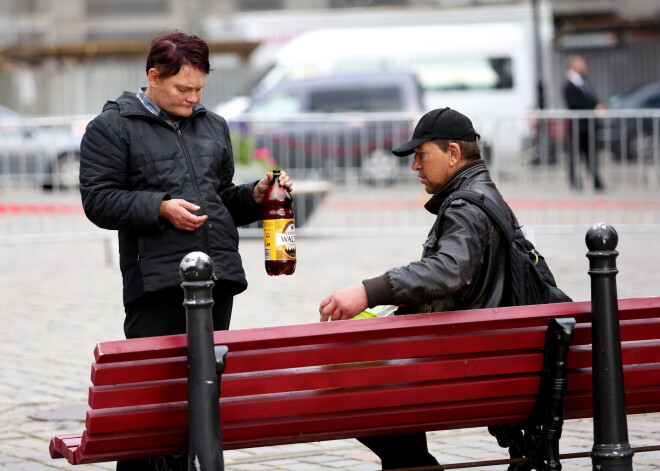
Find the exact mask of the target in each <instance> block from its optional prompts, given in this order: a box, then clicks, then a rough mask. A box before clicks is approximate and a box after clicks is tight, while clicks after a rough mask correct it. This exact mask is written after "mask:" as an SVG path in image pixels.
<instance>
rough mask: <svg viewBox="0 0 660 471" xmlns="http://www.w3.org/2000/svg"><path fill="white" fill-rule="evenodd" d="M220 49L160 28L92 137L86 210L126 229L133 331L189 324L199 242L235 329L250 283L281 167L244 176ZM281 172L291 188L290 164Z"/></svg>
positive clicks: (157, 463)
mask: <svg viewBox="0 0 660 471" xmlns="http://www.w3.org/2000/svg"><path fill="white" fill-rule="evenodd" d="M209 71H210V65H209V50H208V46H207V44H206V42H204V41H203V40H202V39H200V38H199V37H197V36H192V35H187V34H184V33H181V32H174V33H171V34H166V35H163V36H158V37H156V38H154V40H153V41H152V44H151V49H150V51H149V55H148V58H147V64H146V72H147V82H148V86H147V87H146V88H140V89H139V90H138V91H137V93H135V92H124V93H123V94H122V95H121V96H120V97H119V98H117V99H116V100H115V101H109V102H107V103H106V104H105V106H104V107H103V111H102V113H101V114H100V115H98V116H97V117H96V118H95V119H94V120H92V122H91V123H90V124H89V125H88V126H87V130H86V132H85V135H84V136H83V140H82V144H81V162H80V192H81V195H82V202H83V207H84V209H85V214H86V215H87V217H88V218H89V219H90V220H91V221H92V222H94V223H95V224H96V225H98V226H99V227H102V228H105V229H111V230H117V231H118V234H119V255H120V268H121V272H122V277H123V286H124V289H123V300H124V306H125V313H126V317H125V321H124V332H125V334H126V337H127V338H136V337H151V336H156V335H170V334H183V333H185V332H186V318H185V308H184V307H183V298H184V295H183V290H182V288H181V286H180V285H181V281H182V280H181V276H180V273H179V266H180V263H181V260H182V259H183V257H184V256H185V255H186V254H188V253H190V252H192V251H203V252H205V253H207V254H208V255H209V256H210V257H211V258H212V260H213V263H214V271H215V276H216V285H215V288H214V291H213V298H214V305H213V308H212V312H213V326H214V329H215V330H225V329H228V328H229V323H230V319H231V310H232V304H233V296H234V295H236V294H238V293H240V292H242V291H244V290H245V289H246V287H247V281H246V279H245V273H244V271H243V266H242V262H241V257H240V255H239V253H238V231H237V229H236V226H238V225H242V224H248V223H251V222H253V221H256V220H258V219H260V218H261V215H262V211H263V207H262V205H261V202H262V201H263V198H264V195H265V193H266V190H267V189H268V186H269V182H270V180H271V179H272V174H271V173H268V174H267V175H266V177H264V178H263V179H262V180H260V181H258V182H254V183H251V184H244V185H234V184H233V183H232V178H233V175H234V162H233V154H232V147H231V143H230V139H229V130H228V127H227V123H226V122H225V120H224V119H223V118H222V117H220V116H218V115H216V114H214V113H212V112H210V111H208V110H206V109H205V108H204V107H203V106H202V105H201V104H200V100H201V95H202V88H203V87H204V85H205V82H206V76H207V75H208V73H209ZM280 182H281V183H282V184H283V185H284V186H285V187H287V188H288V189H289V190H291V189H292V183H291V180H290V178H289V177H288V176H286V174H285V173H284V172H283V173H282V176H280ZM186 461H187V458H186V457H185V456H182V457H169V456H168V457H158V458H153V459H148V460H131V461H124V462H120V463H118V465H117V469H121V470H129V469H131V470H132V469H136V470H145V469H159V470H165V469H176V470H178V469H179V468H180V469H187V464H186Z"/></svg>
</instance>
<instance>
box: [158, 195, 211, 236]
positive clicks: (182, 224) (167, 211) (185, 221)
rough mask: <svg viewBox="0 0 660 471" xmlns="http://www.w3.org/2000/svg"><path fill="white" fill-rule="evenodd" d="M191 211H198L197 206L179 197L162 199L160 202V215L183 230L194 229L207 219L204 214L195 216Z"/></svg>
mask: <svg viewBox="0 0 660 471" xmlns="http://www.w3.org/2000/svg"><path fill="white" fill-rule="evenodd" d="M191 211H199V206H197V205H196V204H193V203H189V202H188V201H186V200H181V199H173V200H163V201H161V203H160V217H162V218H165V219H167V220H168V221H169V222H171V223H172V225H173V226H174V227H176V228H177V229H181V230H183V231H194V230H195V229H197V228H198V227H199V226H201V225H202V224H204V222H205V221H206V220H207V219H208V216H206V215H204V216H197V215H196V214H193V213H191Z"/></svg>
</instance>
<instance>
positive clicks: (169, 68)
mask: <svg viewBox="0 0 660 471" xmlns="http://www.w3.org/2000/svg"><path fill="white" fill-rule="evenodd" d="M184 65H190V66H192V67H193V68H195V69H198V70H201V71H202V72H204V73H205V74H208V73H209V72H210V71H211V66H210V64H209V46H208V44H206V41H204V40H203V39H202V38H200V37H198V36H195V35H190V34H185V33H182V32H180V31H174V32H172V33H169V34H163V35H160V36H156V37H155V38H154V39H153V40H152V41H151V49H150V50H149V56H147V74H148V73H149V69H152V68H153V69H156V70H157V71H158V75H159V76H160V77H161V78H167V77H171V76H173V75H176V74H178V73H179V71H180V70H181V67H183V66H184Z"/></svg>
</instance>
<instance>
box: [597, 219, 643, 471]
mask: <svg viewBox="0 0 660 471" xmlns="http://www.w3.org/2000/svg"><path fill="white" fill-rule="evenodd" d="M586 242H587V248H588V249H589V252H587V257H588V258H589V276H591V314H592V367H593V369H592V371H593V398H594V399H593V419H594V446H593V448H592V450H591V462H592V469H593V470H594V471H596V470H598V471H607V470H617V471H619V470H621V471H625V470H631V471H632V469H633V467H632V457H633V451H632V448H631V446H630V443H628V422H627V416H626V397H625V393H624V388H623V363H622V361H621V338H620V334H619V309H618V299H617V291H616V280H615V277H616V274H617V273H618V270H617V268H616V257H617V255H619V253H618V252H617V251H616V250H614V249H615V248H616V246H617V243H618V242H619V236H618V235H617V233H616V231H615V230H614V228H613V227H612V226H609V225H607V224H594V225H593V226H592V227H591V229H589V231H588V232H587V236H586Z"/></svg>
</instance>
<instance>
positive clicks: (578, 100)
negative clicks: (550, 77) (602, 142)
mask: <svg viewBox="0 0 660 471" xmlns="http://www.w3.org/2000/svg"><path fill="white" fill-rule="evenodd" d="M586 74H587V63H586V61H585V60H584V58H583V57H582V56H578V55H572V56H569V57H568V70H567V71H566V81H565V82H564V99H565V100H566V106H567V107H568V109H570V110H601V109H606V108H607V106H606V105H604V104H603V103H600V102H599V101H598V98H597V97H596V93H595V92H594V89H593V87H592V86H591V84H590V83H589V81H588V80H587V77H586ZM593 124H594V125H593V126H592V125H591V122H590V120H589V119H586V118H582V119H578V120H577V122H575V121H572V122H571V125H570V135H571V141H570V145H569V151H568V155H569V162H568V177H569V182H570V184H571V188H572V189H573V190H576V191H579V190H581V189H582V181H581V179H580V172H579V169H580V160H584V161H585V162H586V165H587V171H588V172H589V174H590V175H591V178H592V181H593V187H594V189H595V190H599V191H600V190H604V189H605V185H604V184H603V181H602V179H601V177H600V175H599V174H598V150H597V149H596V145H595V143H596V126H595V124H596V123H593Z"/></svg>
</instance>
